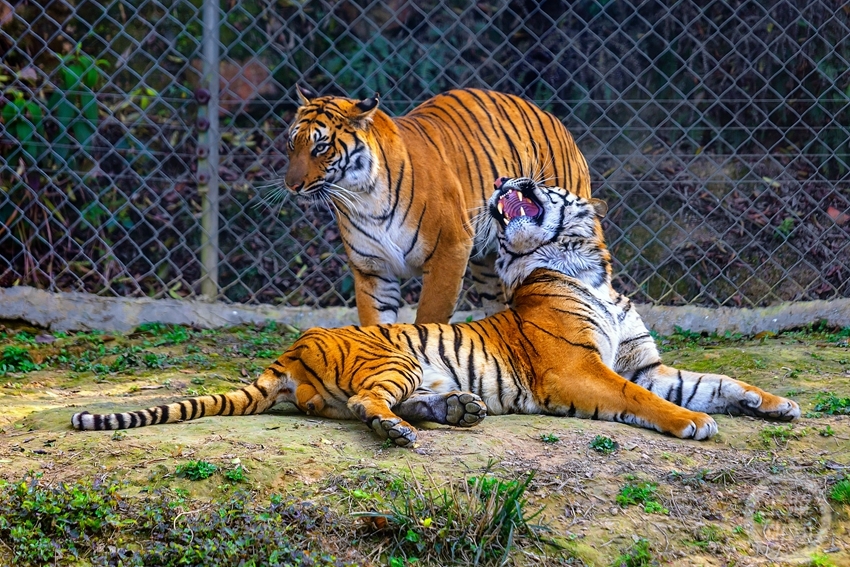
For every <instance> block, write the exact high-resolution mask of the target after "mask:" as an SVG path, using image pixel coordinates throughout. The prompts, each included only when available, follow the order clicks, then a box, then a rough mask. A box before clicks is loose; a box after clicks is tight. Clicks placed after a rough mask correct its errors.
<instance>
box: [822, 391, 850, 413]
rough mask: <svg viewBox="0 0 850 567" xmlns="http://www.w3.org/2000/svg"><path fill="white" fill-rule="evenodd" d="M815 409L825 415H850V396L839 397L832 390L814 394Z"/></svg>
mask: <svg viewBox="0 0 850 567" xmlns="http://www.w3.org/2000/svg"><path fill="white" fill-rule="evenodd" d="M815 411H816V412H821V413H825V414H827V415H850V398H839V397H838V396H836V395H835V394H833V393H832V392H827V393H823V392H819V393H818V394H817V395H815Z"/></svg>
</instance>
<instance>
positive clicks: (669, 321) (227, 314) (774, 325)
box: [0, 286, 850, 335]
mask: <svg viewBox="0 0 850 567" xmlns="http://www.w3.org/2000/svg"><path fill="white" fill-rule="evenodd" d="M637 310H638V312H639V313H640V314H641V316H642V317H643V320H644V322H645V323H646V324H647V326H648V327H649V328H651V329H653V330H655V331H656V332H658V333H661V334H664V335H669V334H670V333H672V332H673V330H674V328H675V327H676V326H678V327H681V328H682V329H689V330H691V331H695V332H701V331H707V332H717V333H725V332H727V331H729V332H733V333H743V334H754V333H759V332H761V331H774V332H776V331H781V330H784V329H793V328H796V327H803V326H805V325H809V324H811V323H815V322H818V321H826V322H827V323H828V324H830V325H832V326H835V327H850V299H836V300H833V301H806V302H798V303H781V304H778V305H775V306H772V307H765V308H758V309H733V308H728V307H721V308H707V307H687V306H686V307H666V306H653V305H637ZM414 313H415V311H414V310H413V309H412V308H410V307H407V308H403V309H402V310H401V312H400V313H399V319H400V320H401V321H403V322H411V321H413V317H414ZM482 316H483V312H480V311H461V312H458V313H455V315H454V317H453V319H452V320H453V321H465V320H467V319H468V318H469V317H472V318H473V319H480V318H481V317H482ZM16 319H19V320H22V321H25V322H27V323H29V324H31V325H36V326H39V327H44V328H46V329H50V330H52V331H87V330H95V329H97V330H102V331H109V332H121V331H131V330H133V329H135V328H136V327H138V326H139V325H141V324H142V323H154V322H162V323H170V324H175V325H192V326H195V327H199V328H202V329H210V328H216V327H229V326H233V325H240V324H244V323H254V324H257V323H263V322H265V321H268V320H272V321H276V322H279V323H285V324H287V325H292V326H293V327H296V328H298V329H307V328H310V327H340V326H343V325H353V324H356V323H357V311H356V310H355V309H352V308H348V307H326V308H322V309H313V308H309V307H273V306H269V305H239V304H225V303H208V302H204V301H198V300H188V299H187V300H176V299H147V298H123V297H100V296H97V295H92V294H88V293H78V292H66V293H53V292H48V291H44V290H40V289H35V288H32V287H27V286H17V287H9V288H0V320H16Z"/></svg>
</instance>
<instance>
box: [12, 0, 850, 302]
mask: <svg viewBox="0 0 850 567" xmlns="http://www.w3.org/2000/svg"><path fill="white" fill-rule="evenodd" d="M205 1H206V2H210V1H211V0H175V1H165V0H161V1H152V0H113V1H102V2H95V1H90V0H79V1H64V2H57V1H41V2H34V1H17V2H16V1H10V0H0V54H2V67H0V92H2V96H0V190H2V192H0V221H2V224H0V285H2V286H10V285H19V284H26V285H33V286H37V287H41V288H45V289H49V290H79V291H89V292H94V293H98V294H102V295H121V296H150V297H163V296H171V297H187V296H188V297H191V296H197V295H198V294H199V293H200V284H199V282H200V280H201V278H202V275H203V268H202V265H201V261H200V259H199V258H200V256H199V250H200V248H201V242H202V234H203V230H202V228H201V221H200V216H201V208H202V207H201V198H202V196H201V191H202V190H203V189H204V179H203V177H202V178H201V179H199V174H200V173H202V172H203V171H205V170H204V167H206V165H204V167H202V168H201V169H199V167H198V161H199V159H201V160H206V161H208V160H209V158H210V152H209V147H208V146H207V145H205V142H204V140H203V134H204V130H205V124H204V121H203V118H204V117H205V116H209V115H215V114H216V113H217V114H218V116H219V120H220V123H221V126H220V143H219V156H218V163H217V165H216V164H210V166H211V167H217V170H218V172H219V175H220V185H219V187H220V200H219V202H218V219H219V227H220V228H219V231H218V239H219V240H218V245H219V251H218V259H219V266H218V271H219V287H218V290H219V291H218V294H217V299H222V300H226V301H236V302H248V303H280V304H286V305H323V306H325V305H350V306H351V305H353V302H354V300H353V285H352V280H351V276H350V274H349V272H348V270H347V267H346V265H345V264H346V258H345V256H344V251H343V249H342V244H341V242H340V239H339V234H338V232H337V229H336V226H335V223H334V222H333V218H332V216H331V215H330V213H329V212H328V211H327V210H325V209H319V208H316V207H313V208H308V209H303V208H301V207H300V206H299V205H297V204H295V203H294V202H293V201H285V202H283V203H282V204H277V205H273V206H270V205H269V203H268V200H267V199H265V198H264V191H265V190H264V189H263V187H264V186H265V185H267V184H269V183H274V182H275V181H276V180H278V179H279V178H280V177H281V176H282V174H283V172H284V171H285V169H286V166H287V163H286V158H285V152H284V147H285V143H284V136H283V133H284V131H285V129H286V127H287V126H288V124H289V121H290V120H291V119H292V116H293V112H294V109H295V103H294V101H295V100H297V97H296V96H295V91H294V87H295V84H296V83H300V84H306V85H310V86H311V87H312V88H313V89H315V90H316V91H318V92H319V93H322V94H342V95H347V96H352V97H363V96H367V95H371V94H372V93H373V92H374V91H376V90H377V91H380V92H381V94H382V99H381V104H382V107H383V108H384V110H386V111H388V112H389V113H390V114H395V115H397V114H402V113H404V112H407V111H408V110H410V109H411V108H413V107H414V106H416V105H417V104H419V103H420V102H422V101H423V100H425V99H426V98H428V97H430V96H432V95H434V94H436V93H439V92H441V91H444V90H446V89H449V88H454V87H483V88H493V89H497V90H500V91H504V92H509V93H515V94H518V95H520V96H523V97H525V98H527V99H529V100H532V101H534V102H535V103H537V104H538V105H539V106H541V107H543V108H545V109H546V110H549V111H550V112H553V113H554V114H555V115H557V116H558V117H559V118H560V119H561V120H563V122H564V124H565V125H566V126H567V128H568V129H569V130H570V131H571V132H572V133H573V135H574V136H575V137H576V140H577V143H578V146H579V148H580V149H581V150H582V151H583V152H584V154H585V155H586V157H587V159H588V162H589V164H590V168H591V176H592V179H593V187H594V192H595V195H596V196H598V197H602V198H605V199H607V200H608V203H609V205H610V213H609V215H608V217H607V221H606V225H605V228H606V233H607V237H608V242H609V246H610V247H611V249H612V252H613V254H614V257H615V258H616V264H615V271H616V273H617V281H616V282H615V285H617V287H618V288H619V289H621V290H623V291H627V292H628V293H629V294H630V295H631V296H632V297H633V298H634V299H635V300H637V301H640V302H651V303H658V304H685V303H691V304H699V305H726V306H756V305H767V304H771V303H775V302H777V301H781V300H807V299H830V298H836V297H850V179H849V178H848V175H850V171H848V167H850V147H849V146H848V142H850V129H848V125H850V70H849V69H850V67H849V66H848V61H849V60H850V42H848V40H847V38H848V36H850V4H848V3H844V2H830V1H826V0H820V1H805V0H800V1H787V0H786V1H776V2H769V1H765V2H749V1H742V2H734V1H733V2H696V1H687V0H685V1H680V2H675V3H672V6H668V4H670V3H666V2H658V1H654V0H647V1H643V2H640V1H636V0H619V1H613V0H597V1H586V0H585V1H579V2H566V1H564V2H560V1H545V2H517V1H512V2H477V3H469V2H455V1H424V2H409V1H403V0H382V1H376V2H369V1H365V0H357V1H320V2H312V1H311V2H295V1H288V0H279V1H265V2H245V1H236V0H223V1H220V2H217V6H218V7H219V9H220V12H219V14H220V15H219V17H220V26H219V52H220V65H219V66H218V68H217V69H216V72H217V74H218V75H219V80H218V81H217V83H218V85H219V87H220V104H219V105H218V107H216V108H210V107H209V106H210V105H209V102H207V101H206V100H205V99H206V97H204V96H200V97H198V96H197V93H198V92H200V89H202V88H203V87H205V86H208V85H204V84H202V81H201V75H202V67H203V64H202V54H203V52H204V45H203V34H202V29H203V23H202V22H203V10H202V8H203V6H202V3H203V2H205ZM213 84H215V82H214V83H213ZM199 118H201V120H199ZM199 140H200V141H199ZM213 153H214V152H213ZM202 163H205V161H202ZM403 290H404V294H405V298H406V299H407V300H408V301H412V302H413V301H416V299H417V295H418V282H416V281H413V282H410V283H409V284H407V285H405V286H404V287H403ZM475 302H476V297H475V295H474V293H472V292H467V293H465V294H464V298H463V303H464V306H466V305H468V304H470V303H471V304H475Z"/></svg>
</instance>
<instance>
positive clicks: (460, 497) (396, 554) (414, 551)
mask: <svg viewBox="0 0 850 567" xmlns="http://www.w3.org/2000/svg"><path fill="white" fill-rule="evenodd" d="M533 478H534V473H533V472H532V473H529V474H528V475H526V476H524V477H518V478H515V479H510V480H503V479H500V478H498V477H496V476H494V475H492V474H490V473H489V472H485V474H483V475H480V476H473V477H470V478H468V479H467V480H466V482H450V483H449V484H448V485H447V486H442V487H440V488H437V487H436V484H435V483H433V481H431V485H430V486H424V485H423V484H422V483H420V482H419V481H418V480H416V479H415V478H412V479H406V478H395V479H393V480H392V481H391V482H390V483H389V487H388V488H389V492H388V493H387V494H385V495H383V496H373V497H371V498H370V499H364V500H363V503H364V504H367V503H368V505H370V506H374V505H375V503H376V502H377V503H378V504H380V505H382V506H385V507H386V508H387V509H388V511H386V512H364V513H358V514H356V515H358V516H365V517H370V518H373V519H374V520H379V521H380V522H381V523H382V524H384V525H385V526H386V527H385V528H384V529H385V531H388V532H389V533H390V534H391V536H390V537H391V538H392V542H393V543H392V545H393V549H394V550H395V551H393V553H392V554H391V556H390V561H395V562H396V564H399V565H405V564H406V563H403V561H407V562H409V563H410V562H413V561H414V559H415V560H417V561H419V560H421V561H424V562H426V563H430V564H437V565H445V564H448V563H452V564H460V565H473V564H475V565H477V564H481V563H491V562H503V561H506V560H507V558H508V555H509V554H510V553H511V551H512V550H513V549H514V548H515V547H516V546H517V545H518V543H519V542H521V541H539V534H538V532H539V527H538V526H534V525H532V524H531V521H532V520H533V518H534V517H536V516H537V514H539V513H540V511H538V512H536V513H533V514H530V513H529V512H528V511H527V509H526V508H527V499H526V496H525V492H526V490H527V489H528V486H529V484H530V483H531V481H532V479H533ZM376 524H377V522H376Z"/></svg>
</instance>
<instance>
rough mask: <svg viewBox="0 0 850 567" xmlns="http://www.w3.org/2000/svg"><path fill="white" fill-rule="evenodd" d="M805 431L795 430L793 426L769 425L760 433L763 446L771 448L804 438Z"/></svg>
mask: <svg viewBox="0 0 850 567" xmlns="http://www.w3.org/2000/svg"><path fill="white" fill-rule="evenodd" d="M805 435H806V432H805V431H804V430H798V431H795V430H794V426H793V425H790V424H789V425H768V426H767V427H764V428H762V430H761V431H760V432H759V437H761V442H762V445H764V446H765V447H769V446H770V445H772V444H773V445H787V444H788V441H790V440H791V439H799V438H800V437H804V436H805Z"/></svg>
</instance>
